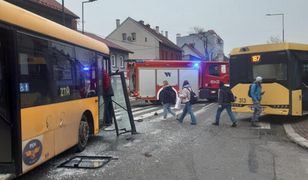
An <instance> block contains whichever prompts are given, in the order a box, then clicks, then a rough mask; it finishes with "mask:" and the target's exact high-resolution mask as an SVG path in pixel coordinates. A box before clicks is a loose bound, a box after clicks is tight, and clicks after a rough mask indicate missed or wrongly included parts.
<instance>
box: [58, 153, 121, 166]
mask: <svg viewBox="0 0 308 180" xmlns="http://www.w3.org/2000/svg"><path fill="white" fill-rule="evenodd" d="M111 160H118V158H113V157H111V156H74V157H72V158H70V159H68V160H66V161H65V162H63V163H61V164H60V165H59V166H58V168H77V169H97V168H101V167H103V166H105V165H106V164H107V163H109V162H110V161H111Z"/></svg>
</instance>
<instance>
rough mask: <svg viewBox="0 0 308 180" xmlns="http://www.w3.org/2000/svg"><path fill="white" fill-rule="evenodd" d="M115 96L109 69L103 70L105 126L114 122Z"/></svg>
mask: <svg viewBox="0 0 308 180" xmlns="http://www.w3.org/2000/svg"><path fill="white" fill-rule="evenodd" d="M111 96H114V92H113V88H112V86H111V79H110V76H109V74H108V73H107V71H106V70H105V71H104V72H103V98H104V120H103V123H104V124H103V126H110V125H111V124H112V112H113V106H112V99H111Z"/></svg>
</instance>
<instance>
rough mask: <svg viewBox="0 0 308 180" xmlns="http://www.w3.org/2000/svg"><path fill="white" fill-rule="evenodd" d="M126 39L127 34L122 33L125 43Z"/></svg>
mask: <svg viewBox="0 0 308 180" xmlns="http://www.w3.org/2000/svg"><path fill="white" fill-rule="evenodd" d="M126 39H127V35H126V33H122V40H123V41H126Z"/></svg>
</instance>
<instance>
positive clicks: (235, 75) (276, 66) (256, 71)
mask: <svg viewBox="0 0 308 180" xmlns="http://www.w3.org/2000/svg"><path fill="white" fill-rule="evenodd" d="M230 59H231V61H230V64H231V66H232V68H231V71H230V78H231V82H232V84H234V83H235V84H237V83H249V82H252V81H253V80H254V79H255V78H256V77H257V76H261V77H262V78H263V81H264V82H276V81H279V82H281V83H284V82H286V81H287V79H288V78H287V77H288V76H287V75H288V74H287V70H288V68H287V63H288V56H287V52H286V51H280V52H267V53H259V54H244V55H235V56H231V58H230ZM243 67H245V68H243Z"/></svg>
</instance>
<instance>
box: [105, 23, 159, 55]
mask: <svg viewBox="0 0 308 180" xmlns="http://www.w3.org/2000/svg"><path fill="white" fill-rule="evenodd" d="M122 33H126V34H127V36H131V33H136V40H135V41H128V40H126V41H123V38H122ZM145 38H147V42H145ZM106 39H107V40H109V41H112V42H113V43H115V44H118V45H120V46H122V47H124V48H126V49H128V50H130V51H132V52H134V53H133V54H130V55H129V59H159V58H160V57H159V42H158V40H157V39H156V38H155V37H154V36H153V35H152V34H150V33H148V32H147V31H146V30H145V29H144V28H143V27H141V26H139V25H138V24H137V23H136V22H134V21H133V20H131V19H130V18H128V19H127V20H125V21H124V22H123V24H122V25H121V26H120V27H119V28H117V29H116V30H115V31H113V32H112V33H111V34H110V35H109V36H108V37H107V38H106Z"/></svg>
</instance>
